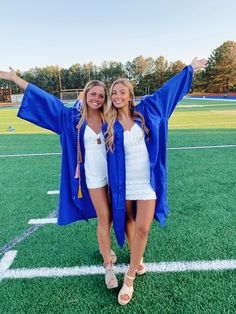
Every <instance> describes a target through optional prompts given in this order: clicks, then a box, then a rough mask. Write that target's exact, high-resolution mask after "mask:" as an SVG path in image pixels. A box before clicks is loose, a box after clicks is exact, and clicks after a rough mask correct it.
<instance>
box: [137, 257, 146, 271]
mask: <svg viewBox="0 0 236 314" xmlns="http://www.w3.org/2000/svg"><path fill="white" fill-rule="evenodd" d="M139 266H142V268H141V269H140V270H139V269H138V270H137V271H136V273H137V274H138V275H139V276H142V275H144V274H145V273H146V272H147V271H148V268H147V266H146V265H145V264H144V262H143V257H142V258H141V261H140V263H139V265H138V267H139Z"/></svg>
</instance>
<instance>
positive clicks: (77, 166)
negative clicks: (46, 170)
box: [75, 128, 82, 198]
mask: <svg viewBox="0 0 236 314" xmlns="http://www.w3.org/2000/svg"><path fill="white" fill-rule="evenodd" d="M77 129H78V133H77V164H76V170H75V179H79V185H78V193H77V196H78V198H82V189H81V177H80V163H81V162H82V154H81V147H80V128H77Z"/></svg>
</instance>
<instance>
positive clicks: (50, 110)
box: [0, 68, 118, 289]
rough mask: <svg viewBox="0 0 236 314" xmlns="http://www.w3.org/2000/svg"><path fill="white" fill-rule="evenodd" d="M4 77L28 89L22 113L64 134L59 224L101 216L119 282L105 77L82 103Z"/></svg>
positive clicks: (109, 261) (110, 273) (106, 255)
mask: <svg viewBox="0 0 236 314" xmlns="http://www.w3.org/2000/svg"><path fill="white" fill-rule="evenodd" d="M0 79H6V80H11V81H13V82H15V83H16V84H17V85H19V86H20V87H21V88H23V89H24V90H25V94H24V98H23V101H22V104H21V106H20V109H19V111H18V117H20V118H22V119H25V120H28V121H30V122H32V123H34V124H36V125H38V126H40V127H43V128H46V129H49V130H51V131H53V132H55V133H57V134H59V135H60V140H61V147H62V163H61V182H60V196H59V208H58V224H59V225H65V224H69V223H72V222H74V221H77V220H82V219H83V220H88V219H89V218H93V217H96V216H97V219H98V225H97V239H98V243H99V249H100V252H101V254H102V257H103V262H104V266H105V283H106V286H107V288H108V289H111V288H116V287H117V286H118V282H117V279H116V276H115V273H114V270H113V262H115V261H116V255H115V253H114V252H113V251H112V250H111V240H110V227H111V212H110V202H109V199H108V189H107V183H108V179H107V161H106V148H105V140H104V136H103V133H102V124H103V122H104V118H103V112H104V108H105V107H106V106H107V90H106V86H105V84H104V83H103V82H101V81H90V82H88V83H87V85H86V87H85V89H84V94H83V99H82V102H81V106H80V109H79V110H78V108H67V107H65V106H64V104H63V103H62V102H61V101H60V100H59V99H57V98H56V97H54V96H52V95H50V94H48V93H47V92H45V91H43V90H42V89H40V88H39V87H37V86H35V85H33V84H30V83H28V82H26V81H24V80H23V79H21V78H20V77H18V76H17V74H16V72H15V71H14V70H13V69H11V68H10V71H9V72H4V71H0Z"/></svg>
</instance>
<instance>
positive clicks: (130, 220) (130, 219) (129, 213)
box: [125, 200, 146, 272]
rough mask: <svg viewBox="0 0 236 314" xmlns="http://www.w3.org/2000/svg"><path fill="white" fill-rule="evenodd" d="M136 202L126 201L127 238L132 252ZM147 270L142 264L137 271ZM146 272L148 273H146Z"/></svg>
mask: <svg viewBox="0 0 236 314" xmlns="http://www.w3.org/2000/svg"><path fill="white" fill-rule="evenodd" d="M134 202H135V201H131V200H126V217H125V218H126V220H125V227H126V230H125V231H126V237H127V240H128V245H129V249H130V251H131V247H132V242H133V239H134V234H135V220H134V215H133V205H134ZM144 268H145V265H144V264H143V262H142V263H140V264H139V265H138V268H137V270H138V271H142V270H143V269H144ZM144 272H146V271H144Z"/></svg>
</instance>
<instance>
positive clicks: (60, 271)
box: [3, 260, 236, 279]
mask: <svg viewBox="0 0 236 314" xmlns="http://www.w3.org/2000/svg"><path fill="white" fill-rule="evenodd" d="M146 265H147V267H148V269H149V272H154V273H163V272H186V271H219V270H234V269H236V260H215V261H192V262H161V263H147V264H146ZM127 267H128V266H127V265H125V264H121V265H117V266H114V270H115V272H116V273H124V272H125V271H126V270H127ZM103 273H104V268H103V267H102V266H80V267H78V266H76V267H62V268H59V267H51V268H50V267H43V268H32V269H25V268H18V269H11V270H7V271H5V272H4V274H3V278H5V279H26V278H36V277H68V276H86V275H98V274H103Z"/></svg>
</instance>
